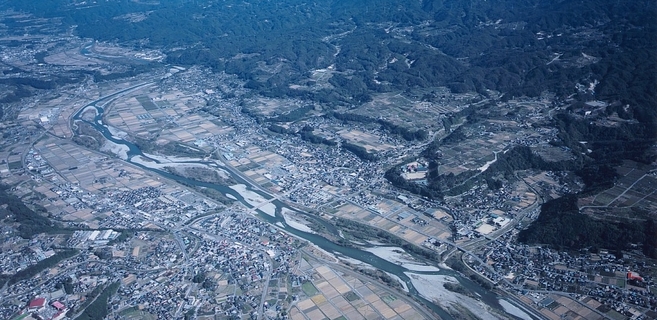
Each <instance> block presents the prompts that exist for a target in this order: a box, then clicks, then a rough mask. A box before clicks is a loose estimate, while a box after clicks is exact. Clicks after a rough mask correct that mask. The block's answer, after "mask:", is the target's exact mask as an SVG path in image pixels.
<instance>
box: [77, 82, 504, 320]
mask: <svg viewBox="0 0 657 320" xmlns="http://www.w3.org/2000/svg"><path fill="white" fill-rule="evenodd" d="M138 87H139V86H134V87H131V88H128V89H125V90H122V91H120V92H117V93H115V94H113V95H110V96H106V97H104V98H101V99H99V100H97V101H94V102H93V103H90V104H89V105H87V106H85V107H83V108H82V109H80V110H79V111H78V112H77V113H76V114H75V115H74V116H73V118H72V121H73V122H75V121H84V122H86V123H88V124H90V125H91V126H92V127H94V128H95V129H96V130H97V131H98V132H100V133H101V134H102V135H103V136H104V137H105V138H106V139H107V140H109V141H111V142H112V143H114V144H117V145H121V146H124V147H123V148H124V149H125V147H127V153H126V155H125V156H126V158H125V159H124V160H126V161H128V162H130V163H131V164H133V165H136V166H138V167H141V168H143V169H145V170H149V171H151V172H155V173H157V174H159V175H161V176H163V177H165V178H167V179H170V180H174V181H178V182H181V183H184V184H187V185H196V186H201V187H206V188H212V189H214V190H217V191H219V192H221V193H223V194H225V195H230V196H232V197H234V198H235V199H237V200H238V201H240V202H241V203H242V204H244V205H245V206H246V207H248V208H253V204H252V203H249V201H248V199H245V198H244V197H243V196H242V195H241V194H240V193H239V192H237V191H236V190H234V189H232V188H230V187H228V186H224V185H218V184H212V183H206V182H200V181H196V180H190V179H187V178H183V177H180V176H176V175H173V174H170V173H169V172H166V171H163V170H159V169H156V168H150V167H147V166H145V165H143V164H142V163H140V162H142V161H135V157H140V158H145V159H148V160H149V161H153V162H155V163H160V161H159V160H157V159H153V158H150V157H148V156H146V155H144V154H143V153H142V152H141V150H140V149H139V148H138V147H137V146H136V145H135V144H133V143H131V142H129V141H126V140H124V139H122V138H120V137H117V136H114V135H112V133H111V132H110V130H109V129H108V127H107V126H105V125H104V123H103V115H104V111H105V110H104V106H105V105H107V104H109V102H111V101H112V100H113V99H115V98H116V97H117V96H119V95H120V94H122V93H126V92H128V91H130V90H133V89H135V88H138ZM90 107H92V108H95V109H96V110H97V112H96V116H95V119H94V120H93V121H87V120H83V119H82V114H83V113H84V112H85V111H86V110H88V109H89V108H90ZM189 163H202V164H210V162H204V161H190V162H189ZM213 165H215V164H214V163H213ZM225 171H226V172H228V173H229V174H230V175H231V176H232V178H233V179H235V181H237V182H238V183H239V184H243V185H245V186H246V188H247V189H248V190H249V191H250V192H255V193H257V194H258V195H259V196H260V197H262V198H264V199H267V200H271V199H272V196H271V195H270V194H267V193H265V192H263V191H261V190H259V189H258V188H254V187H253V186H252V185H251V183H250V182H248V181H246V180H245V179H243V178H242V177H241V176H239V175H237V174H235V173H233V171H231V170H225ZM272 204H273V205H274V206H276V208H277V210H276V212H280V211H281V209H282V208H287V209H288V210H293V211H297V212H299V211H298V210H297V209H294V208H291V207H289V206H287V205H286V204H284V203H283V202H281V201H279V200H274V201H272ZM256 211H257V212H258V214H259V216H260V217H261V218H262V219H264V220H265V221H267V222H268V223H270V224H272V225H281V224H282V225H283V226H284V227H285V230H286V231H287V232H289V233H291V234H294V235H295V236H297V237H300V238H303V239H305V240H307V241H309V242H311V243H313V244H315V245H316V246H318V247H319V248H321V249H323V250H325V251H327V252H330V253H334V254H336V255H341V256H344V257H348V258H351V259H355V260H358V261H360V262H362V263H365V264H368V265H371V266H373V267H375V268H377V269H379V270H382V271H385V272H388V273H390V274H392V275H395V276H397V277H399V279H401V280H402V281H404V282H405V284H406V287H407V288H408V291H409V294H410V295H412V296H413V297H414V298H415V299H417V300H419V301H421V302H422V303H423V304H425V305H426V306H427V307H429V308H430V309H431V310H433V311H434V312H435V313H436V314H438V315H439V316H440V317H441V318H443V319H448V320H451V319H454V318H453V317H452V316H450V314H449V313H447V312H446V311H445V310H444V309H442V308H441V307H440V306H438V305H437V304H436V303H434V302H432V301H428V300H427V299H425V298H423V297H422V296H421V295H420V293H419V292H418V291H417V290H416V288H415V287H414V286H413V284H412V282H411V279H410V278H409V277H408V276H407V274H406V273H409V272H411V273H413V274H423V275H444V276H450V277H454V278H456V279H457V280H458V282H459V283H460V284H461V286H463V287H464V288H465V289H466V290H468V291H470V292H472V293H474V294H475V295H477V296H478V297H479V299H480V300H481V301H482V302H484V303H485V304H486V305H488V306H490V307H492V308H494V309H496V310H500V311H501V310H503V308H502V306H501V305H500V303H499V299H500V297H499V296H497V295H496V294H495V293H493V292H490V291H488V290H485V289H484V288H482V287H481V286H479V285H478V284H476V283H475V282H473V281H472V280H470V279H468V278H465V277H463V276H461V275H460V274H459V273H457V272H455V271H453V270H450V269H445V268H441V269H440V271H412V270H409V269H407V268H404V267H403V266H401V265H398V264H395V263H392V262H389V261H387V260H385V259H382V258H380V257H378V256H376V255H374V254H373V253H370V252H367V251H364V250H360V249H356V248H348V247H344V246H340V245H338V244H336V243H334V242H332V241H330V240H328V239H326V238H324V237H322V236H320V235H317V234H314V233H308V232H304V231H301V230H298V229H295V228H292V227H290V226H288V225H287V224H286V222H285V219H284V218H283V217H282V216H281V215H280V214H278V213H277V214H275V215H271V214H268V213H265V212H263V211H262V210H260V209H257V210H256ZM300 213H303V212H300ZM303 214H306V213H303ZM329 228H333V226H332V225H329Z"/></svg>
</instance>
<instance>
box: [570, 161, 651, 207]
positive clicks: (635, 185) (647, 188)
mask: <svg viewBox="0 0 657 320" xmlns="http://www.w3.org/2000/svg"><path fill="white" fill-rule="evenodd" d="M649 170H650V167H647V166H645V165H642V164H640V163H636V162H633V161H624V162H623V164H622V165H621V166H619V167H617V168H616V172H617V173H618V175H619V178H618V180H617V181H616V183H615V185H614V186H613V187H612V188H610V189H607V190H605V191H603V192H600V193H598V194H596V195H594V196H591V197H587V198H583V199H580V202H579V206H580V209H581V210H583V211H584V212H590V213H594V214H606V213H607V211H609V210H614V211H619V212H622V211H623V209H631V208H636V209H639V210H641V211H643V212H651V213H653V215H654V213H655V212H657V176H656V175H655V173H654V172H651V171H649ZM626 211H627V210H626ZM628 214H629V211H628ZM630 215H631V214H630ZM629 218H632V217H631V216H629Z"/></svg>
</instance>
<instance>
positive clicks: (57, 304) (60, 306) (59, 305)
mask: <svg viewBox="0 0 657 320" xmlns="http://www.w3.org/2000/svg"><path fill="white" fill-rule="evenodd" d="M50 305H51V306H52V307H53V308H55V309H57V310H58V311H62V310H64V309H66V306H65V305H64V304H63V303H61V302H59V301H55V302H53V303H51V304H50Z"/></svg>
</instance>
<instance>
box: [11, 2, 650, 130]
mask: <svg viewBox="0 0 657 320" xmlns="http://www.w3.org/2000/svg"><path fill="white" fill-rule="evenodd" d="M4 6H11V7H13V8H15V9H17V10H23V11H29V12H31V13H33V14H36V15H41V16H58V17H63V18H64V21H66V23H68V24H69V25H77V28H76V30H77V32H78V34H79V35H80V36H83V37H90V38H94V39H98V40H105V41H119V42H122V43H125V44H133V45H135V46H148V47H158V48H164V49H165V50H166V51H167V54H168V61H169V62H170V63H176V64H183V65H189V64H204V65H209V66H212V67H213V68H215V69H217V70H225V71H227V72H229V73H235V74H238V75H240V76H242V77H243V78H245V79H249V80H251V81H250V83H249V86H250V87H251V88H253V89H256V90H258V91H260V92H261V93H263V94H268V95H289V96H303V97H307V98H314V99H317V100H320V101H324V102H331V103H340V102H342V103H345V102H346V103H359V102H363V101H366V100H368V95H370V94H371V93H372V92H376V91H388V90H398V89H406V88H409V87H415V86H420V87H428V86H436V85H447V86H449V87H450V88H451V89H452V90H454V91H458V92H463V91H474V90H476V91H479V92H480V93H486V92H487V91H486V89H493V90H498V91H501V92H503V93H506V94H507V95H508V96H519V95H529V96H535V95H537V94H539V93H540V92H542V91H544V90H550V91H553V92H557V93H558V94H559V95H560V96H561V97H564V96H568V95H570V94H572V93H575V92H576V89H575V87H576V85H577V84H578V83H579V84H581V85H583V86H584V87H588V86H589V84H590V83H592V82H594V81H596V80H597V81H599V82H600V83H599V85H598V86H597V87H596V88H595V97H596V98H598V99H603V100H604V99H612V100H620V101H622V102H623V103H624V104H629V105H630V109H629V110H625V111H624V113H625V114H627V116H628V117H631V116H635V117H637V118H640V120H642V121H643V122H646V121H652V120H649V119H654V118H655V112H654V110H655V109H657V108H655V107H654V106H655V105H657V89H656V86H655V85H654V84H655V83H656V82H657V81H656V79H655V77H657V76H656V75H657V66H656V63H657V41H655V36H654V35H655V34H657V27H656V25H657V22H656V21H657V19H655V18H656V17H657V9H656V8H657V3H656V2H655V1H652V0H638V1H630V2H627V1H617V0H600V1H597V0H596V1H593V0H585V1H575V0H564V1H552V0H529V1H527V0H499V1H485V0H469V1H461V0H423V1H402V0H376V1H374V0H358V1H344V0H332V1H331V0H327V1H306V0H286V1H269V0H251V1H241V0H240V1H237V0H225V1H218V0H215V1H209V0H205V1H204V0H162V1H130V0H118V1H108V2H106V1H99V2H96V3H92V2H90V1H81V0H70V1H55V0H48V1H45V0H44V1H22V0H8V1H6V2H5V4H4ZM330 65H335V70H337V71H338V72H339V73H335V74H334V77H333V78H332V79H331V81H330V84H331V85H332V86H333V88H334V89H333V90H327V89H325V87H322V88H324V89H314V87H313V82H312V81H309V71H311V70H314V69H319V68H326V67H328V66H330ZM291 84H298V85H301V87H298V86H294V88H295V89H290V85H291ZM649 106H652V107H649Z"/></svg>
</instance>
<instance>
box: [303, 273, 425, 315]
mask: <svg viewBox="0 0 657 320" xmlns="http://www.w3.org/2000/svg"><path fill="white" fill-rule="evenodd" d="M304 266H305V268H302V271H303V272H304V273H306V274H309V275H312V278H313V279H314V280H313V283H312V284H310V282H307V283H306V284H304V290H303V291H304V292H306V293H311V295H309V296H307V297H306V299H301V300H300V301H299V302H298V303H297V304H296V305H295V306H293V307H292V309H291V310H290V317H291V318H292V319H295V320H296V319H307V318H309V319H340V318H342V319H374V318H380V319H423V317H422V316H421V315H420V314H419V313H418V312H417V311H416V310H415V309H413V307H412V306H411V305H409V304H408V303H407V302H405V301H403V300H402V299H398V298H397V297H395V296H394V295H392V294H389V293H388V292H387V291H386V290H384V289H382V288H380V287H379V286H378V285H374V284H371V283H367V282H362V281H361V280H359V279H357V278H354V277H352V276H349V275H346V274H343V273H340V272H338V271H335V270H333V269H331V268H330V267H328V266H323V265H320V264H319V263H317V264H316V263H311V264H308V263H303V264H302V267H304ZM311 286H312V289H314V290H312V291H310V290H306V289H307V288H306V287H308V289H310V287H311Z"/></svg>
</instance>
